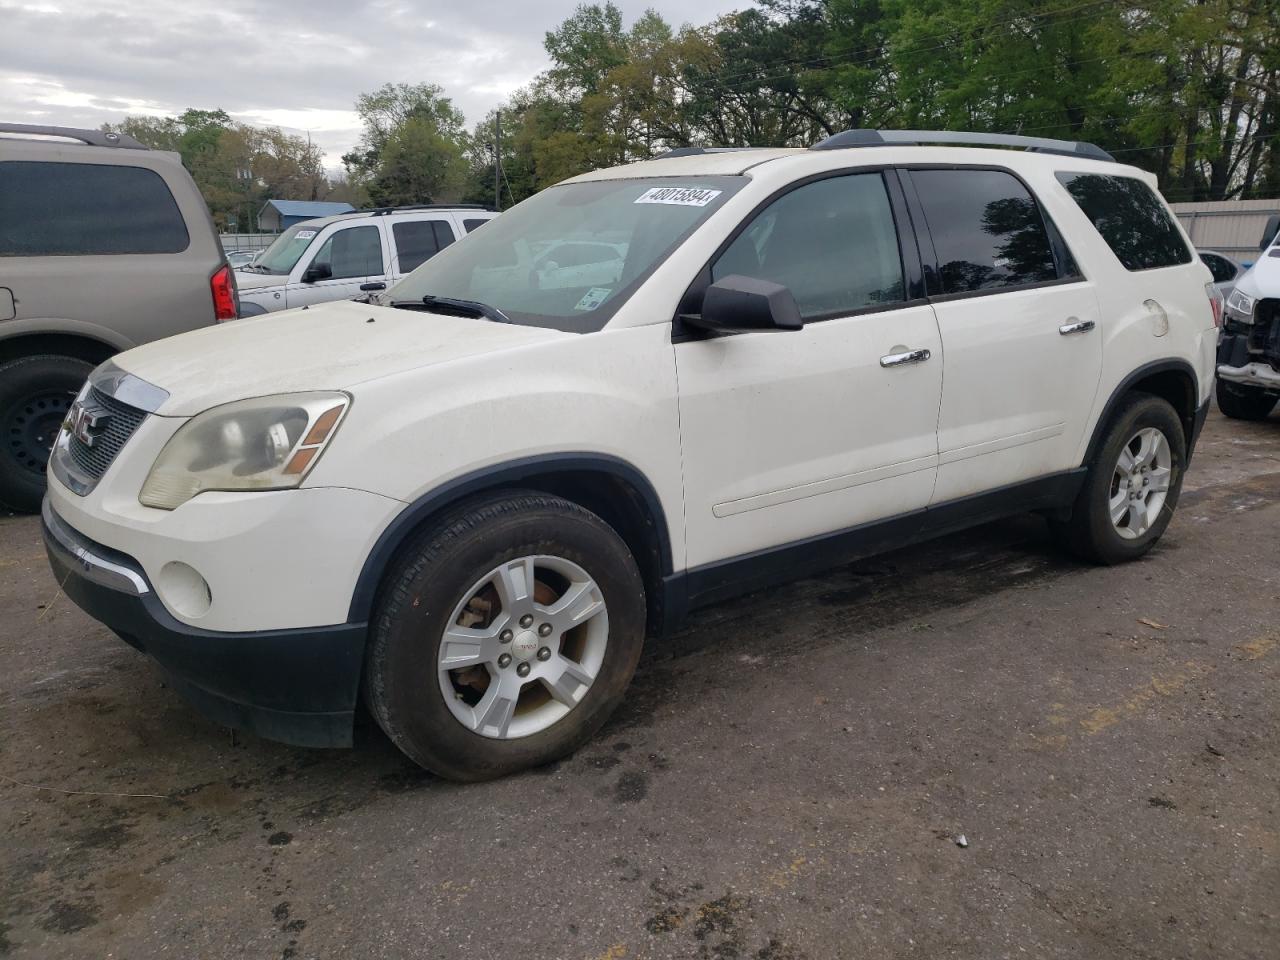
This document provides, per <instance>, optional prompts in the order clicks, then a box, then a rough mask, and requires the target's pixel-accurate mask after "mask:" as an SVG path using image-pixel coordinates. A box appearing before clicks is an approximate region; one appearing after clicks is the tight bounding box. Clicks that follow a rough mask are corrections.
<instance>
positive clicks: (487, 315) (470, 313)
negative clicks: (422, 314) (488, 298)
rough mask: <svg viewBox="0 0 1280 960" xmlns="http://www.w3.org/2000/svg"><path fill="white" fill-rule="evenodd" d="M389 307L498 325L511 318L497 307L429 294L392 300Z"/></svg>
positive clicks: (509, 320) (508, 321)
mask: <svg viewBox="0 0 1280 960" xmlns="http://www.w3.org/2000/svg"><path fill="white" fill-rule="evenodd" d="M391 306H393V307H395V308H396V309H399V310H433V311H435V312H436V313H443V314H447V315H449V316H453V317H475V318H476V319H485V320H496V321H497V322H498V323H510V322H511V318H510V317H508V316H507V315H506V314H505V313H503V312H502V311H501V310H499V309H498V308H497V307H491V306H489V304H487V303H481V302H480V301H479V300H455V299H453V298H452V297H437V296H433V295H432V294H429V293H428V294H427V295H426V296H425V297H423V298H422V299H421V300H393V301H392V302H391Z"/></svg>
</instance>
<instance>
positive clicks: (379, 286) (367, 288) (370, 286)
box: [360, 283, 387, 293]
mask: <svg viewBox="0 0 1280 960" xmlns="http://www.w3.org/2000/svg"><path fill="white" fill-rule="evenodd" d="M360 289H361V290H363V291H364V292H365V293H370V292H372V291H374V290H385V289H387V285H386V284H385V283H362V284H360Z"/></svg>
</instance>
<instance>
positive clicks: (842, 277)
mask: <svg viewBox="0 0 1280 960" xmlns="http://www.w3.org/2000/svg"><path fill="white" fill-rule="evenodd" d="M895 186H896V184H895ZM888 191H889V187H888V185H887V184H886V182H885V180H884V178H883V176H882V174H881V173H879V172H871V173H854V174H846V175H840V176H833V177H829V178H826V179H823V180H818V181H814V182H810V183H806V184H802V185H800V186H798V187H796V188H794V189H793V190H791V192H789V193H787V194H784V195H783V196H781V197H780V198H778V199H777V200H775V201H774V202H773V203H772V204H771V205H770V206H769V207H767V208H765V209H764V210H763V211H761V212H760V213H759V214H757V215H756V217H755V219H754V220H753V221H752V222H751V223H750V224H748V226H747V227H746V229H744V230H743V231H742V232H741V233H740V234H739V236H738V237H737V239H736V240H734V241H733V243H732V244H731V245H730V246H729V247H728V248H727V249H726V250H725V251H724V252H723V253H722V254H721V255H720V257H719V258H718V259H717V260H716V261H715V263H713V264H712V268H711V272H712V279H713V280H716V279H720V278H722V277H724V276H727V275H730V274H739V275H746V276H752V277H759V278H762V279H765V280H772V281H774V282H776V283H781V284H783V285H785V286H787V287H788V288H789V289H790V290H791V292H792V294H793V296H794V297H795V298H796V302H797V304H798V306H799V307H800V312H801V315H802V316H803V317H804V319H805V325H804V327H803V329H801V330H799V331H795V332H777V331H765V332H750V333H738V334H734V335H730V336H719V337H710V338H702V339H695V340H690V341H687V342H682V343H677V344H676V345H675V354H676V367H677V371H678V374H679V385H680V423H681V445H682V457H683V462H684V478H685V497H686V518H685V519H686V530H687V550H688V564H689V567H690V568H698V567H702V568H704V570H705V569H706V568H716V567H717V565H723V563H724V562H725V561H730V560H746V561H747V563H746V564H744V565H743V566H744V567H749V566H751V564H752V563H753V562H754V561H757V560H760V559H761V557H762V556H763V555H765V554H767V553H768V552H769V551H772V550H774V549H775V548H778V547H780V546H783V545H800V542H801V541H811V540H814V539H817V538H823V537H825V536H827V535H830V534H833V533H836V532H838V531H848V530H849V528H854V527H859V526H862V525H865V524H870V523H872V522H873V521H877V520H882V519H885V518H890V517H893V518H897V519H899V520H901V521H902V523H899V524H896V525H894V527H893V529H894V531H896V533H895V535H903V534H904V533H905V532H906V528H907V527H908V526H910V525H911V524H912V523H915V522H917V521H918V519H919V518H920V517H922V516H923V514H922V512H921V511H922V510H923V508H924V507H925V506H926V505H927V504H928V502H929V498H930V496H931V495H932V493H933V484H934V479H935V478H936V476H937V472H938V441H937V426H938V405H939V401H940V398H941V393H942V342H941V339H940V337H939V334H938V325H937V322H936V320H935V318H934V314H933V310H932V308H931V307H930V306H929V305H928V304H927V303H923V302H919V301H917V302H914V303H913V302H909V301H908V300H907V292H906V284H905V281H904V270H903V259H902V253H901V250H900V245H899V240H898V223H897V222H896V220H895V217H894V212H893V204H891V201H890V195H889V192H888ZM908 229H909V228H908ZM907 239H908V242H911V243H914V241H913V240H912V239H911V238H910V235H908V238H907ZM912 351H915V352H919V356H918V358H917V359H914V360H906V361H902V360H901V359H900V357H901V355H903V354H906V353H909V352H912ZM925 351H927V356H926V354H925V353H924V352H925ZM881 529H887V528H881ZM844 542H845V543H848V542H849V541H847V540H846V541H844ZM801 546H804V547H807V546H809V545H808V544H804V545H801ZM798 549H799V547H798ZM801 552H802V551H801ZM788 555H789V552H787V551H784V552H782V553H780V554H777V555H775V557H774V558H772V559H766V561H765V562H766V563H768V562H775V561H777V560H784V561H785V558H786V557H787V556H788ZM797 555H798V554H797ZM734 566H735V567H737V566H738V565H736V564H735V565H734ZM724 568H725V569H726V570H727V565H724ZM739 569H740V570H741V571H742V572H741V575H740V576H741V577H746V578H749V577H750V576H751V574H750V572H749V571H745V570H742V568H739ZM734 575H735V576H738V575H739V574H737V573H735V574H734ZM726 576H728V574H727V573H726ZM739 582H742V581H741V579H740V581H739Z"/></svg>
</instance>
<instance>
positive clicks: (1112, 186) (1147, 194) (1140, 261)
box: [1058, 173, 1191, 270]
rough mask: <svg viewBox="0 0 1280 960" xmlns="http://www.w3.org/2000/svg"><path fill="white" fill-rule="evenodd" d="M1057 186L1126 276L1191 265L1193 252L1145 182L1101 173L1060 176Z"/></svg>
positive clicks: (1060, 174) (1063, 174)
mask: <svg viewBox="0 0 1280 960" xmlns="http://www.w3.org/2000/svg"><path fill="white" fill-rule="evenodd" d="M1058 181H1059V182H1060V183H1061V184H1062V185H1063V186H1064V187H1066V188H1067V192H1068V193H1069V194H1071V198H1072V199H1073V200H1075V202H1076V205H1077V206H1078V207H1080V209H1081V210H1083V211H1084V214H1085V216H1086V217H1088V218H1089V219H1090V220H1092V221H1093V225H1094V227H1095V228H1096V229H1097V231H1098V233H1100V234H1101V235H1102V239H1103V240H1105V241H1106V242H1107V246H1108V247H1110V248H1111V252H1112V253H1114V254H1115V255H1116V259H1118V260H1119V261H1120V263H1121V264H1123V265H1124V268H1125V269H1126V270H1151V269H1153V268H1155V267H1172V266H1175V265H1177V264H1180V263H1190V262H1191V251H1190V250H1189V249H1188V248H1187V244H1186V241H1184V240H1183V239H1182V234H1181V233H1180V232H1179V231H1178V227H1177V224H1175V223H1174V222H1173V218H1172V217H1171V216H1169V211H1168V210H1167V209H1165V205H1164V204H1163V203H1161V202H1160V198H1159V197H1157V196H1156V195H1155V193H1153V192H1152V190H1151V188H1150V187H1148V186H1147V185H1146V184H1145V183H1143V182H1142V181H1141V180H1135V179H1134V178H1133V177H1112V176H1107V175H1105V174H1101V173H1059V174H1058Z"/></svg>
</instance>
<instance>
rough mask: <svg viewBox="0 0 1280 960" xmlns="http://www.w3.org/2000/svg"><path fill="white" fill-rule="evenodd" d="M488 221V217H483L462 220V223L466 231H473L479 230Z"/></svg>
mask: <svg viewBox="0 0 1280 960" xmlns="http://www.w3.org/2000/svg"><path fill="white" fill-rule="evenodd" d="M488 222H489V218H488V217H485V218H484V219H480V220H463V221H462V225H463V226H464V227H466V228H467V233H474V232H475V231H476V230H479V229H480V228H481V227H483V226H484V225H485V224H486V223H488Z"/></svg>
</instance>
